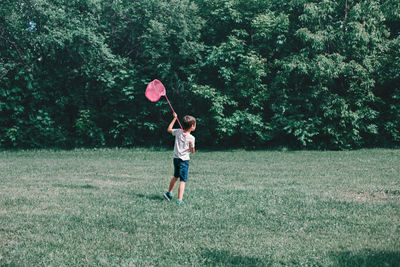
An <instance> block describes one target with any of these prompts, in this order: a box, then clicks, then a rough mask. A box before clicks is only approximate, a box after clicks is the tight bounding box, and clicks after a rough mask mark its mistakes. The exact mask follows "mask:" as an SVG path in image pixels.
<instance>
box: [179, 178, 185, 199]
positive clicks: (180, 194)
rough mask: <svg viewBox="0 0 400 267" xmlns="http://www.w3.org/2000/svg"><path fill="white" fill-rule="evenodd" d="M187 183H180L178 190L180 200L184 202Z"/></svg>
mask: <svg viewBox="0 0 400 267" xmlns="http://www.w3.org/2000/svg"><path fill="white" fill-rule="evenodd" d="M185 185H186V182H180V183H179V188H178V200H182V198H183V192H184V191H185Z"/></svg>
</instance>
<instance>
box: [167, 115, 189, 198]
mask: <svg viewBox="0 0 400 267" xmlns="http://www.w3.org/2000/svg"><path fill="white" fill-rule="evenodd" d="M173 115H174V119H173V120H172V121H171V123H170V124H169V126H168V129H167V131H168V132H169V133H170V134H172V135H174V136H175V146H174V177H172V179H171V181H170V183H169V189H168V192H166V193H165V194H164V197H165V198H166V199H168V200H171V199H172V189H173V188H174V186H175V183H176V181H178V179H180V183H179V188H178V200H177V201H176V203H178V204H182V203H183V201H182V198H183V192H184V191H185V185H186V181H187V179H188V173H189V162H190V153H194V142H195V138H194V136H193V135H191V134H190V133H191V132H192V131H194V130H195V129H196V119H195V118H194V117H192V116H188V115H186V116H185V117H183V122H182V124H183V125H182V128H183V130H182V129H172V127H173V126H174V124H175V121H176V120H177V118H178V115H176V113H175V112H174V114H173Z"/></svg>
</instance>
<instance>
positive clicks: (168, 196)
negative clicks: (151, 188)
mask: <svg viewBox="0 0 400 267" xmlns="http://www.w3.org/2000/svg"><path fill="white" fill-rule="evenodd" d="M164 197H165V198H166V199H167V200H168V201H171V199H172V194H171V193H170V192H167V193H165V194H164Z"/></svg>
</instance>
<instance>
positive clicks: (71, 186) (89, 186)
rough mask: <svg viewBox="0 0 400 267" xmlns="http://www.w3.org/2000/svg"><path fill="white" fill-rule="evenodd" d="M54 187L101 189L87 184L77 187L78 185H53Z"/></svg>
mask: <svg viewBox="0 0 400 267" xmlns="http://www.w3.org/2000/svg"><path fill="white" fill-rule="evenodd" d="M53 186H54V187H61V188H69V189H99V187H98V186H95V185H91V184H85V185H77V184H53Z"/></svg>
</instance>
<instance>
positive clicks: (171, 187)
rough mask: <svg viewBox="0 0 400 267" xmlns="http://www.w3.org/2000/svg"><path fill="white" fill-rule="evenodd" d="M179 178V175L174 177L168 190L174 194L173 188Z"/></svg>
mask: <svg viewBox="0 0 400 267" xmlns="http://www.w3.org/2000/svg"><path fill="white" fill-rule="evenodd" d="M178 179H179V178H177V177H172V179H171V182H169V188H168V191H169V192H170V193H171V194H172V189H174V186H175V183H176V181H178Z"/></svg>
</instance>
